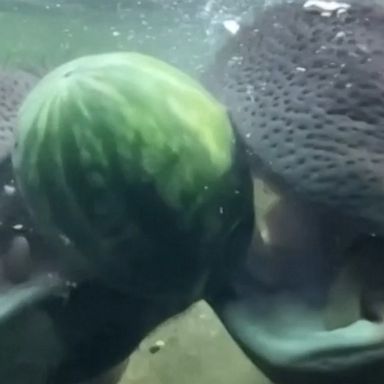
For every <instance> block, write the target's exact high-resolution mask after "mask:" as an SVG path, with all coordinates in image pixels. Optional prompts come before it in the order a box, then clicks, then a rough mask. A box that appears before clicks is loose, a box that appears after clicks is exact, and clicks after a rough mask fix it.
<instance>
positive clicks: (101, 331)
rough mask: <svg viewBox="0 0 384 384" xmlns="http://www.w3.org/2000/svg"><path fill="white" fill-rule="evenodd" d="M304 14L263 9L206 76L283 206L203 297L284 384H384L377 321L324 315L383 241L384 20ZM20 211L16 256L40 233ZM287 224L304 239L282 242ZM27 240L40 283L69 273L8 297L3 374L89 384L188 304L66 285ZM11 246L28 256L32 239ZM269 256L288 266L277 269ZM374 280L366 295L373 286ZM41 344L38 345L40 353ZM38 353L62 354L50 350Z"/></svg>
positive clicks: (294, 8)
mask: <svg viewBox="0 0 384 384" xmlns="http://www.w3.org/2000/svg"><path fill="white" fill-rule="evenodd" d="M310 3H311V2H310ZM312 3H313V2H312ZM306 4H307V5H308V2H307V3H304V2H293V3H289V4H281V5H276V6H271V7H268V8H266V9H265V10H264V11H263V12H261V13H259V14H257V15H256V16H255V19H254V21H253V23H252V24H251V25H247V26H244V27H242V28H240V30H239V32H238V33H237V34H236V35H235V36H233V37H231V38H230V39H229V41H228V43H227V44H226V45H225V46H224V48H223V50H222V51H221V52H220V53H219V54H218V56H217V58H216V61H215V64H214V65H213V66H212V68H210V71H209V73H208V75H207V77H206V78H205V79H204V83H205V84H206V85H207V87H208V89H210V90H211V91H212V92H213V94H214V95H216V96H217V98H219V99H220V100H221V101H222V102H223V103H224V105H225V106H226V107H227V108H228V111H229V114H230V116H231V119H232V122H233V126H234V127H235V128H236V130H237V133H238V135H239V136H240V137H241V140H242V142H243V145H244V152H245V153H246V154H248V157H249V163H250V167H251V169H252V172H253V174H254V179H255V180H256V179H257V180H262V182H263V183H265V184H268V185H271V186H272V189H273V190H275V191H277V195H280V196H281V199H280V200H281V201H280V203H279V204H277V205H276V206H275V207H274V208H275V209H272V210H271V212H269V213H268V215H267V216H268V217H267V219H266V222H267V227H268V229H269V230H270V233H269V238H268V239H269V240H268V241H267V240H265V238H264V237H263V235H262V234H261V233H260V231H258V230H259V229H260V228H258V227H256V229H255V236H254V244H253V246H252V247H251V249H250V251H249V255H248V257H247V259H246V260H245V262H244V263H243V265H242V266H241V267H240V268H239V269H238V270H237V273H236V274H235V276H234V277H231V278H230V277H229V276H228V278H227V280H225V281H224V282H221V284H222V289H221V290H219V292H218V293H217V294H215V295H211V296H207V297H206V299H207V301H208V302H209V303H210V304H211V306H212V307H213V308H214V309H215V311H216V312H217V313H218V315H219V317H220V318H221V319H222V321H223V323H224V325H225V326H226V327H227V329H228V330H229V331H230V333H231V334H232V336H233V337H234V339H235V340H236V341H237V342H238V343H239V344H240V346H241V347H242V348H243V349H244V351H245V352H246V353H247V354H248V356H249V357H250V358H251V359H252V360H253V361H254V362H255V364H257V365H258V366H260V367H261V368H262V369H263V370H264V372H266V373H267V375H268V376H270V377H271V378H272V379H273V380H274V381H276V383H282V384H286V383H287V384H290V383H292V384H293V383H301V382H303V383H307V382H311V383H324V384H326V383H334V382H335V383H361V382H365V381H366V380H368V379H369V380H370V382H377V383H379V382H381V381H382V378H383V376H384V374H383V373H382V368H381V367H382V363H383V359H384V327H383V326H382V324H381V323H380V321H369V320H367V319H365V318H359V319H357V320H356V321H355V322H351V323H350V324H347V325H346V326H344V327H336V328H333V329H329V328H327V325H326V324H325V323H324V319H323V317H324V311H325V307H326V302H327V298H328V294H329V291H330V289H331V285H332V282H333V281H334V280H335V278H336V276H337V274H338V272H339V271H340V270H341V269H342V267H343V265H344V264H346V263H348V261H349V258H348V255H349V254H350V253H349V249H350V248H349V245H350V240H351V239H354V238H355V236H356V235H358V237H359V236H362V239H363V245H364V244H365V241H368V243H369V241H370V234H371V233H372V232H373V231H375V232H377V234H379V235H380V231H381V226H382V214H383V205H382V204H383V203H382V200H381V198H382V183H381V169H382V166H381V159H382V154H381V152H380V151H381V147H380V140H381V138H382V134H381V133H380V129H381V124H380V121H381V119H382V118H384V112H383V110H384V109H383V108H382V104H381V99H382V90H381V89H384V87H382V78H381V72H380V68H381V64H382V63H383V62H384V61H383V55H384V50H383V47H382V41H384V40H383V39H384V23H382V21H384V12H383V9H382V7H380V6H374V5H364V4H363V5H359V4H357V3H353V4H350V5H349V4H345V3H340V4H339V5H340V6H339V7H338V8H336V9H334V10H332V11H324V10H321V9H319V8H318V7H316V6H313V5H311V6H310V7H306V6H305V5H306ZM28 91H29V89H28ZM382 109H383V110H382ZM7 156H9V152H7V155H6V156H4V158H7ZM3 164H6V162H5V161H4V162H3ZM7 167H8V168H7ZM7 167H5V169H8V171H9V165H8V166H7ZM8 175H9V174H8ZM11 178H12V176H9V178H6V181H5V184H6V185H8V184H9V182H10V179H11ZM255 184H256V183H255ZM6 196H8V195H6ZM6 196H5V195H4V201H8V200H7V198H8V197H7V198H6ZM15 201H16V202H15V203H14V204H13V205H10V204H8V203H4V204H2V206H4V207H10V206H11V207H13V208H12V209H11V210H10V211H9V212H8V211H6V213H7V215H8V217H12V220H16V222H15V221H13V222H12V225H11V224H9V225H7V228H8V229H7V231H5V232H4V233H7V236H8V237H7V239H8V240H7V241H8V243H9V244H11V245H12V244H13V243H12V239H13V238H14V237H13V236H15V233H14V231H15V228H13V227H14V226H15V225H16V226H17V224H20V223H21V222H22V221H21V220H19V219H20V217H24V216H25V217H26V218H25V220H26V223H29V221H28V220H29V216H28V215H27V214H26V210H25V208H24V205H23V202H22V201H21V200H20V199H19V200H17V199H16V200H15ZM4 209H5V208H4ZM19 212H20V213H19ZM293 214H295V215H296V216H295V217H292V215H293ZM20 215H21V216H20ZM23 215H24V216H23ZM257 215H258V212H256V216H257ZM287 215H288V216H287ZM10 220H11V219H10ZM285 222H288V224H284V223H285ZM351 222H352V223H353V225H352V224H351ZM22 223H23V224H24V222H22ZM345 223H346V225H345V227H346V228H344V227H343V226H342V225H341V224H345ZM354 223H357V224H356V225H355V224H354ZM362 223H363V224H362ZM287 225H288V226H294V225H297V228H298V229H297V231H296V233H295V231H294V230H292V234H290V235H289V236H291V237H292V238H289V236H288V239H286V240H284V241H282V240H281V238H282V236H283V235H286V233H287ZM23 226H24V227H29V225H28V224H24V225H23ZM340 227H342V228H341V229H343V230H340ZM17 228H19V227H18V226H17ZM17 228H16V231H17ZM9 229H11V230H9ZM344 229H345V230H344ZM302 231H306V236H303V235H302ZM330 232H331V233H330ZM16 233H17V236H21V235H22V236H24V237H25V238H27V240H28V244H29V246H30V248H31V251H30V252H31V254H32V255H36V256H35V257H38V260H39V261H38V262H37V261H34V264H38V265H39V266H40V265H42V266H43V267H42V271H43V272H46V271H54V272H55V271H56V272H57V269H59V271H60V273H59V277H58V278H57V279H55V278H54V279H48V280H44V279H43V280H41V279H40V276H41V275H40V274H39V272H41V270H39V268H37V272H36V275H33V274H32V277H31V278H30V281H29V282H28V281H27V282H25V285H23V283H20V282H19V281H18V284H20V285H17V286H16V287H17V289H16V290H12V289H11V290H9V291H7V292H5V293H4V296H3V297H4V298H5V299H9V300H8V301H9V302H10V303H11V304H12V303H13V304H12V305H11V307H13V308H12V310H10V311H9V313H11V317H9V316H8V314H5V315H4V316H3V318H2V319H3V321H1V320H2V319H0V332H1V329H2V330H4V340H6V339H7V338H8V340H9V343H12V342H14V340H18V345H24V346H25V348H23V349H21V350H20V351H16V353H15V355H14V356H11V357H10V356H4V362H6V363H7V364H1V359H0V377H2V378H4V381H6V382H8V383H11V384H12V383H23V382H28V383H31V382H32V381H31V377H32V378H34V381H33V382H36V383H41V382H44V383H50V382H52V383H55V384H57V383H63V384H68V383H71V382H77V381H79V380H82V379H86V378H89V377H92V376H94V375H96V374H98V373H100V372H102V371H104V370H105V369H107V368H109V367H111V366H112V365H114V364H116V363H118V362H119V361H121V360H122V359H123V358H124V357H126V356H127V355H128V354H129V353H131V352H132V351H133V350H134V348H135V347H136V346H137V345H138V343H139V342H140V340H141V339H142V338H143V337H144V336H145V335H146V334H147V333H148V332H149V331H150V330H151V329H153V328H154V326H156V325H157V324H158V323H160V322H161V321H163V320H165V319H166V318H168V317H170V316H172V315H174V314H176V313H179V312H180V311H182V310H183V309H185V308H187V307H188V305H189V304H191V301H190V300H188V299H186V298H183V297H181V298H177V297H176V298H175V297H173V298H172V299H171V300H168V299H164V300H158V299H153V298H150V297H147V298H145V299H144V298H137V297H132V296H130V295H127V294H126V293H121V292H118V291H116V290H115V289H111V288H110V287H107V286H105V284H104V283H103V282H101V281H98V280H97V279H95V280H90V281H86V282H81V281H77V279H76V276H75V277H73V276H72V275H71V271H68V275H66V273H67V271H66V268H67V265H66V264H67V261H66V262H64V264H65V265H64V266H63V265H62V264H55V263H56V261H55V262H53V266H52V265H51V264H49V261H50V260H51V257H50V253H55V254H58V252H59V251H58V248H57V247H56V246H53V245H51V244H50V243H49V242H48V241H47V240H46V239H45V238H44V236H43V235H40V234H38V233H37V232H36V231H34V230H33V229H31V231H29V232H28V233H25V234H24V233H22V234H20V233H19V232H16ZM4 236H5V235H4ZM286 237H287V236H286ZM304 237H305V239H306V241H307V244H305V245H304V246H302V244H303V242H304V243H305V241H304V240H305V239H304ZM378 237H379V239H380V236H378ZM274 239H276V240H274ZM359 239H360V237H359ZM366 239H367V240H366ZM376 241H378V240H376ZM277 243H278V244H277ZM281 243H282V245H281ZM291 243H293V245H294V246H292V244H291ZM276 244H277V245H276ZM287 244H288V245H289V246H290V247H288V245H287ZM340 244H341V245H340ZM377 244H378V245H377V247H376V248H375V247H373V252H374V253H376V254H377V250H378V249H380V247H381V243H380V241H378V243H377ZM59 248H60V247H59ZM288 248H289V252H288ZM10 249H11V250H12V249H16V251H14V254H18V253H19V249H21V250H24V251H23V252H24V253H27V252H26V251H25V247H23V245H22V244H21V245H20V244H19V243H16V245H14V247H13V248H12V247H10ZM60 249H61V248H60ZM353 249H355V248H353ZM66 252H67V251H64V253H66ZM68 252H70V251H68ZM364 252H365V248H364V246H363V253H364ZM5 253H7V251H6V252H5ZM8 253H11V256H12V252H8ZM282 254H283V255H282ZM286 254H287V255H288V256H289V257H288V256H286ZM291 254H292V255H291ZM271 255H272V256H278V257H277V258H276V259H275V260H278V262H273V263H272V265H270V264H271V263H270V261H269V257H270V256H271ZM376 256H377V255H376ZM10 258H11V259H12V257H10ZM40 258H42V260H40ZM57 258H58V259H61V257H57ZM22 260H23V259H22ZM65 260H67V259H65ZM372 260H376V259H375V258H374V257H372ZM59 261H60V260H58V261H57V263H59ZM21 264H24V263H23V261H22V262H21ZM366 264H367V263H365V264H364V265H366ZM15 268H16V270H18V267H17V264H16V267H15ZM372 270H373V271H374V268H373V269H371V273H372ZM380 272H381V270H377V271H375V273H376V274H380ZM291 276H294V278H291ZM68 282H69V283H70V284H68ZM72 284H73V285H72ZM361 284H362V285H363V288H364V286H365V284H366V283H365V281H363V282H362V283H361ZM355 285H359V284H358V283H356V284H354V285H353V286H355ZM31 287H35V288H36V289H35V290H33V289H32V290H31ZM31 292H34V293H33V295H32V294H31ZM95 297H97V300H94V298H95ZM28 298H29V299H30V300H29V304H28V305H26V303H28ZM4 302H7V300H5V301H4ZM14 314H16V315H17V316H16V318H17V319H18V321H20V322H21V323H22V324H29V325H30V326H29V327H26V328H25V329H26V330H25V332H21V333H20V332H18V329H20V328H17V325H14V326H12V324H18V323H17V322H14V323H12V322H11V321H9V319H12V316H14ZM18 314H21V316H20V317H18ZM1 324H3V325H1ZM127 324H129V327H127ZM90 325H92V326H90ZM12 327H14V328H12ZM36 327H37V328H36ZM127 329H128V331H127ZM28 332H29V333H28ZM42 334H44V335H45V338H44V340H43V339H42V338H41V337H39V335H42ZM31 335H36V337H35V339H34V342H33V343H35V344H33V343H31V342H30V340H31V339H30V336H31ZM117 340H118V341H119V343H117V342H116V341H117ZM28 343H29V344H28ZM39 350H44V351H47V350H48V351H50V352H51V353H49V354H48V355H45V354H44V353H43V354H41V355H39V354H37V353H36V351H39ZM32 357H33V359H32ZM20 360H21V361H20ZM79 362H80V364H79ZM23 364H24V365H23ZM80 365H81V367H80ZM9 366H10V367H11V368H9ZM20 366H23V367H25V369H26V372H29V381H28V379H27V378H23V377H22V376H17V373H19V371H20ZM27 368H29V371H28V370H27ZM7 369H9V370H8V371H7ZM370 373H372V375H369V374H370ZM12 380H13V381H12ZM23 380H24V381H23Z"/></svg>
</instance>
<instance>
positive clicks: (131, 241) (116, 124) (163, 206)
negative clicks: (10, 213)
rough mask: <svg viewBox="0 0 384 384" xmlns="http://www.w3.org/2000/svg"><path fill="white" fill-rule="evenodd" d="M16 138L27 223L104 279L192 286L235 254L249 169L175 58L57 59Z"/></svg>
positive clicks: (214, 274) (245, 219)
mask: <svg viewBox="0 0 384 384" xmlns="http://www.w3.org/2000/svg"><path fill="white" fill-rule="evenodd" d="M16 136H17V137H16V145H15V148H14V153H13V167H14V173H15V178H16V182H17V186H18V188H19V189H20V191H21V194H22V196H23V198H24V199H25V201H26V203H27V205H28V207H29V209H30V211H31V213H32V215H33V217H34V219H35V221H36V223H37V225H39V227H40V228H42V229H44V230H46V231H47V233H48V231H49V232H50V233H53V232H54V233H55V234H56V235H57V236H64V237H65V238H67V239H69V240H70V241H71V242H72V244H74V245H75V247H76V248H77V249H78V250H79V254H80V255H81V256H79V258H81V259H82V260H81V262H82V263H85V264H86V265H87V272H88V273H90V274H91V275H92V276H96V277H97V278H100V279H102V281H104V282H105V283H106V284H108V285H109V286H110V287H113V288H116V289H118V290H120V291H122V292H131V293H136V294H140V295H164V294H165V295H172V294H177V295H180V294H185V295H195V296H199V295H201V294H202V292H204V289H205V287H206V286H207V285H206V282H207V281H212V279H214V280H215V281H217V280H218V279H220V277H222V276H223V274H225V273H227V272H229V271H231V270H232V269H233V266H234V265H236V263H237V262H238V260H240V259H241V258H242V257H243V253H244V252H242V251H240V249H239V247H244V246H246V245H247V244H248V240H249V238H250V234H251V227H252V222H253V214H252V211H253V209H252V183H251V179H250V175H249V174H248V169H247V167H246V164H245V163H244V161H243V158H242V156H241V152H240V151H239V150H238V147H237V141H236V137H235V135H234V132H233V130H232V127H231V123H230V120H229V118H228V116H227V114H226V111H225V109H224V108H223V106H222V105H221V104H219V103H218V102H217V101H216V100H215V99H214V98H213V97H212V96H211V95H210V94H209V93H208V92H207V91H206V90H205V89H204V88H203V87H202V86H201V85H200V84H199V83H198V82H196V81H195V80H193V79H191V78H190V77H189V76H188V75H186V74H184V73H183V72H182V71H180V70H178V69H177V68H174V67H173V66H171V65H169V64H167V63H165V62H163V61H161V60H158V59H156V58H153V57H150V56H147V55H142V54H139V53H134V52H117V53H106V54H99V55H90V56H85V57H81V58H78V59H75V60H73V61H71V62H68V63H65V64H63V65H62V66H60V67H58V68H56V69H54V70H53V71H52V72H50V73H49V74H47V75H46V76H45V77H44V78H43V79H42V80H41V81H40V82H39V83H38V84H37V85H36V87H35V88H34V89H33V90H32V91H31V92H30V93H29V95H28V97H27V98H26V100H25V102H24V103H23V105H22V107H21V109H20V113H19V123H18V128H17V132H16ZM79 261H80V260H79ZM210 285H212V286H214V285H215V284H211V283H210Z"/></svg>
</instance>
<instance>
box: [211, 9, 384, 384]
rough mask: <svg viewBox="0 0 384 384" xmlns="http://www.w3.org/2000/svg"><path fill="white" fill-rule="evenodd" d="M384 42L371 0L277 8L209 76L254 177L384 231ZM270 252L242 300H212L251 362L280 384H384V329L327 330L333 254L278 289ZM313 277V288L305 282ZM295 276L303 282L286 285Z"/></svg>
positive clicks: (314, 257)
mask: <svg viewBox="0 0 384 384" xmlns="http://www.w3.org/2000/svg"><path fill="white" fill-rule="evenodd" d="M383 41H384V9H383V7H381V6H377V5H374V4H373V3H371V2H364V3H363V4H362V3H358V2H353V3H351V4H349V3H344V2H322V1H307V2H304V1H294V2H290V3H286V4H281V5H275V6H270V7H267V8H266V9H265V10H264V11H261V12H258V13H257V14H256V15H255V18H254V21H253V23H251V24H248V25H244V26H242V27H241V28H240V30H239V31H238V33H237V34H235V35H234V36H233V37H230V38H229V41H228V43H227V44H226V45H225V46H224V48H223V49H222V51H221V52H219V54H218V56H217V58H216V60H215V62H214V64H213V66H212V68H211V70H210V71H209V72H208V74H207V75H206V78H205V80H204V81H205V84H207V85H208V87H209V88H210V89H211V90H212V91H213V92H214V94H215V95H216V96H217V97H218V98H219V99H220V100H221V101H222V102H223V103H224V104H225V105H226V106H227V108H228V110H229V113H230V115H231V118H232V121H233V125H234V127H235V128H236V129H237V131H238V133H239V134H240V136H241V137H242V141H243V143H244V145H245V147H246V151H247V154H248V157H249V160H250V163H251V166H252V168H253V171H254V173H255V175H257V176H258V177H260V178H262V179H263V180H265V181H267V182H268V183H271V184H272V185H273V186H274V187H275V189H276V190H277V191H279V193H281V194H282V195H283V196H287V195H288V196H295V198H296V199H297V200H300V199H301V200H305V201H307V202H309V203H310V204H314V205H317V206H318V207H320V212H321V210H324V211H328V210H329V211H331V212H334V213H335V215H336V214H337V215H344V216H345V217H346V218H347V222H349V223H352V222H354V223H355V222H358V223H359V222H360V221H363V220H364V222H365V223H366V225H367V227H366V228H369V227H368V223H369V225H371V224H372V225H373V227H374V228H376V231H377V233H380V231H382V224H383V220H384V205H383V202H384V199H383V192H384V190H383V185H384V184H383V177H384V175H383V169H384V152H383V148H384V147H383V142H384V130H383V122H384V107H383V95H384V78H383V71H382V68H383V65H384V45H383ZM295 220H296V219H295V218H294V217H292V216H291V222H292V223H293V222H294V221H295ZM328 229H329V231H332V230H334V229H335V228H333V229H331V228H328ZM336 229H338V230H340V228H336ZM304 230H305V227H303V231H304ZM303 236H304V232H303ZM301 241H302V239H300V237H298V239H297V242H298V243H300V242H301ZM320 244H321V243H320ZM263 247H264V245H263V244H262V242H259V243H258V245H257V246H256V247H255V249H254V250H253V251H252V252H251V256H250V259H249V263H248V264H247V265H246V266H245V267H244V271H243V272H242V273H240V275H239V277H238V279H237V280H236V281H235V283H234V287H235V289H234V294H233V297H232V298H231V299H228V298H227V300H223V301H222V302H221V303H213V306H215V307H216V309H217V311H218V313H219V315H220V316H221V318H222V319H223V321H224V323H225V324H226V325H227V327H228V329H229V330H230V331H231V333H232V335H233V336H234V337H235V339H237V340H238V341H239V343H240V345H242V347H243V348H244V350H245V351H246V352H247V353H248V355H249V356H250V357H251V358H252V359H253V360H254V361H255V362H256V363H257V364H259V365H260V366H261V367H263V369H264V370H265V371H266V372H267V373H268V374H269V375H270V377H271V378H272V379H274V380H275V381H276V382H278V383H283V384H286V383H292V384H293V383H296V384H297V383H333V382H335V383H352V382H353V383H354V382H356V383H361V382H365V381H366V380H368V378H369V382H377V383H379V382H382V380H383V372H382V368H381V366H382V365H383V363H384V324H382V323H381V322H371V321H368V320H367V319H364V317H361V319H360V320H358V321H356V322H352V323H351V324H350V325H348V326H345V327H340V328H336V329H333V330H330V329H328V328H327V327H326V325H325V322H324V311H325V306H326V300H327V295H328V294H329V291H330V286H331V282H332V280H333V278H334V276H333V273H334V271H333V272H332V268H330V266H329V262H330V260H331V261H332V257H333V256H332V257H331V256H330V254H327V253H326V252H325V248H327V247H325V246H324V245H323V247H324V252H323V251H321V252H320V251H319V252H318V251H317V250H318V249H317V248H313V249H310V250H309V252H307V257H302V258H301V261H302V262H301V264H297V265H296V266H290V268H287V269H286V271H287V272H286V276H285V280H284V279H283V282H281V281H279V280H278V278H277V277H275V281H274V282H273V281H272V283H271V284H270V285H269V286H265V284H264V283H263V282H262V281H261V279H260V278H259V276H258V275H260V274H262V273H261V271H260V270H262V269H263V263H262V257H261V256H260V253H263V251H261V250H262V249H263ZM314 250H315V251H314ZM336 259H337V260H338V261H336ZM339 261H340V259H339V257H338V256H335V263H339ZM286 263H288V264H289V262H286ZM312 265H316V266H317V270H316V271H313V267H312ZM280 267H281V266H280ZM255 270H258V273H257V274H255V273H254V272H253V271H255ZM280 270H281V268H280ZM303 271H304V274H303ZM305 271H307V279H306V280H305V279H304V278H301V277H298V276H300V274H301V275H305ZM308 271H312V272H313V274H311V273H310V272H308ZM288 274H290V275H291V276H295V277H296V283H295V281H294V280H295V277H294V278H292V279H291V280H293V283H292V282H291V283H290V285H289V286H287V285H286V284H285V283H284V281H285V282H286V281H287V280H288V277H287V275H288ZM327 274H329V275H328V278H327V277H326V276H327ZM308 276H312V277H313V281H312V283H311V281H310V278H309V277H308ZM316 276H318V277H316ZM324 276H325V277H324ZM272 280H273V274H272ZM292 287H293V288H292ZM308 292H312V293H316V292H317V293H318V295H317V297H316V295H314V296H312V297H310V295H309V293H308ZM314 297H316V299H315V298H314ZM340 310H342V308H340ZM376 368H378V369H376Z"/></svg>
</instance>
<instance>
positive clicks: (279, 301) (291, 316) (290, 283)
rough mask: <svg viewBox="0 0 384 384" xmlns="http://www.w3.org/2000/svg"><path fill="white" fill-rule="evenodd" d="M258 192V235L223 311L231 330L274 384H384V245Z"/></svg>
mask: <svg viewBox="0 0 384 384" xmlns="http://www.w3.org/2000/svg"><path fill="white" fill-rule="evenodd" d="M254 191H255V206H256V207H255V211H256V212H258V214H257V216H256V227H257V228H258V231H257V233H256V235H255V239H254V245H253V247H251V250H250V252H249V256H248V260H247V263H246V265H245V266H244V269H243V270H242V271H241V272H240V273H239V277H238V278H237V279H236V282H235V284H234V285H235V289H234V290H235V295H234V298H233V299H232V300H230V301H228V302H227V303H225V305H224V306H223V307H222V309H221V310H220V313H221V316H222V319H223V322H224V323H225V324H226V326H227V327H228V330H229V331H230V333H231V334H232V335H233V336H234V338H235V339H236V340H237V341H238V342H239V344H240V345H241V346H242V347H243V349H244V351H245V352H246V354H247V355H248V356H249V357H250V358H251V359H252V360H253V361H254V362H255V363H256V364H257V365H258V366H259V367H261V368H262V369H263V370H264V372H265V373H266V374H267V375H268V376H269V378H271V379H272V380H273V381H274V382H277V383H280V382H281V383H284V384H285V383H308V382H310V383H333V382H335V383H336V382H337V383H344V382H345V383H355V382H356V383H360V382H361V380H363V378H367V377H369V378H370V382H381V380H382V378H383V374H384V373H383V369H382V364H383V359H384V279H383V274H384V261H383V258H382V252H383V249H384V237H382V235H381V234H380V232H379V231H377V232H373V230H372V228H371V227H370V224H369V223H363V224H361V223H360V224H355V223H356V221H355V222H354V221H352V220H351V218H350V217H348V218H345V217H341V216H337V215H336V214H335V213H334V212H326V211H325V210H324V207H322V208H320V207H316V206H314V205H313V204H312V203H303V202H302V201H300V199H296V198H295V197H293V196H289V197H287V196H284V197H283V196H281V195H278V194H277V193H275V192H274V191H273V190H272V189H271V188H270V187H269V186H268V185H266V183H264V182H262V181H261V180H258V179H255V183H254ZM351 223H352V224H353V225H352V224H351ZM373 367H377V369H374V371H372V369H373ZM372 372H374V373H373V376H372ZM371 376H372V377H371Z"/></svg>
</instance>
